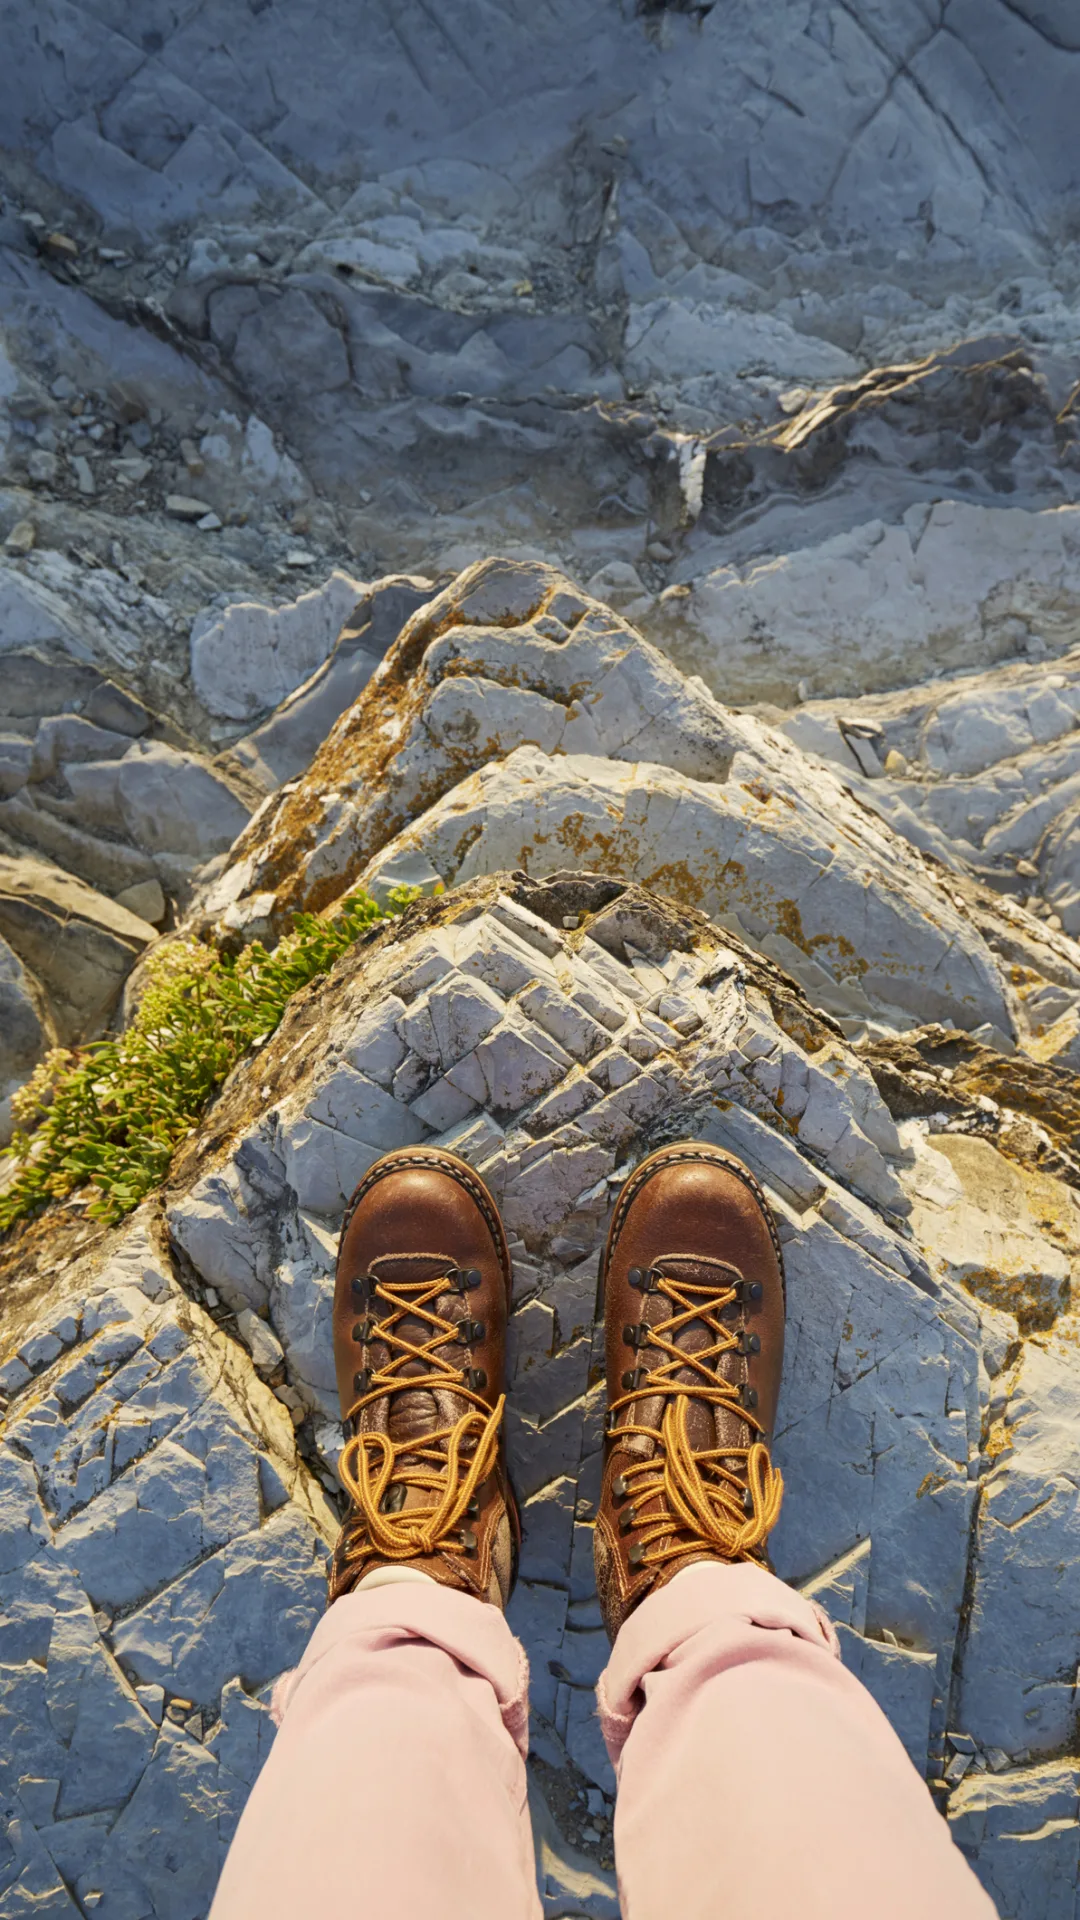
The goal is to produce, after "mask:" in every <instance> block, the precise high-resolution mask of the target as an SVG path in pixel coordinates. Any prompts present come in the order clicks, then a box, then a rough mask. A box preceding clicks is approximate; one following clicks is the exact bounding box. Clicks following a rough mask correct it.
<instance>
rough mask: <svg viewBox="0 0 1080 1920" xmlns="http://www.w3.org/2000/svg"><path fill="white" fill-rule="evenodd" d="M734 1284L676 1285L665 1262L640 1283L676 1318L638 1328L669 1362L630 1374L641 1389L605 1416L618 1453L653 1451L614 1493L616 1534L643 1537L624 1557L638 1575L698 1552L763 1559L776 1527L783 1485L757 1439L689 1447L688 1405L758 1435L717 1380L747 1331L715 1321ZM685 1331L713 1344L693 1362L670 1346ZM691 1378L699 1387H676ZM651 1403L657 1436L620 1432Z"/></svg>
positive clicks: (734, 1391) (619, 1480) (706, 1262)
mask: <svg viewBox="0 0 1080 1920" xmlns="http://www.w3.org/2000/svg"><path fill="white" fill-rule="evenodd" d="M695 1264H696V1265H698V1266H710V1267H714V1268H715V1269H716V1270H717V1274H718V1278H719V1275H720V1274H721V1273H726V1274H729V1275H730V1274H731V1273H732V1269H731V1268H730V1267H728V1266H726V1265H725V1263H724V1262H722V1261H714V1260H711V1259H709V1258H708V1256H704V1255H698V1256H695ZM740 1283H741V1282H740V1278H739V1277H735V1278H733V1279H732V1280H731V1283H730V1284H729V1285H728V1286H727V1287H723V1286H717V1285H716V1284H715V1283H707V1284H705V1285H698V1284H694V1283H692V1282H690V1281H687V1280H680V1279H678V1278H676V1277H674V1276H673V1275H671V1274H670V1273H667V1272H666V1271H665V1270H664V1262H663V1261H662V1260H661V1261H657V1262H654V1264H653V1266H651V1267H650V1268H649V1269H648V1272H647V1274H646V1276H645V1287H646V1297H649V1296H650V1295H651V1294H654V1293H659V1294H661V1295H663V1296H664V1297H665V1298H666V1299H667V1300H668V1301H670V1303H671V1306H672V1308H673V1311H672V1312H671V1314H669V1316H668V1317H667V1319H665V1320H661V1321H658V1322H657V1324H656V1325H655V1326H648V1327H645V1326H644V1325H643V1327H642V1328H641V1329H640V1330H639V1331H640V1334H641V1344H642V1345H643V1346H649V1347H651V1348H658V1349H659V1350H660V1352H661V1353H663V1354H664V1355H665V1356H666V1358H665V1359H664V1360H663V1361H662V1362H661V1363H660V1364H659V1365H657V1366H653V1367H650V1368H649V1369H648V1370H646V1369H645V1368H644V1367H638V1368H636V1369H635V1371H634V1375H633V1378H634V1380H635V1382H636V1383H639V1384H635V1385H634V1386H633V1387H632V1388H631V1389H630V1390H629V1391H628V1392H626V1393H624V1394H622V1395H621V1396H619V1397H618V1398H617V1399H614V1400H613V1401H612V1402H611V1406H610V1410H609V1414H608V1422H609V1434H610V1437H611V1439H612V1440H613V1441H614V1442H615V1443H616V1444H619V1443H621V1442H622V1441H624V1440H626V1439H630V1438H631V1437H640V1438H642V1439H645V1440H649V1441H651V1442H652V1443H653V1446H654V1448H655V1451H654V1453H653V1455H652V1457H651V1458H650V1459H646V1460H637V1461H630V1462H629V1463H628V1464H627V1465H626V1466H624V1467H623V1469H622V1472H621V1474H618V1475H616V1477H615V1481H614V1483H613V1490H614V1491H615V1494H616V1498H617V1499H622V1498H625V1499H627V1500H628V1502H629V1505H628V1506H627V1507H625V1508H623V1510H622V1513H621V1515H620V1525H621V1526H622V1527H623V1528H624V1529H628V1528H629V1527H630V1526H634V1527H639V1528H642V1531H641V1532H640V1533H639V1536H638V1539H637V1541H636V1542H635V1545H634V1546H633V1548H632V1549H631V1553H630V1562H631V1565H632V1566H633V1567H634V1568H635V1569H638V1568H641V1567H652V1568H655V1567H659V1566H662V1565H663V1564H664V1563H665V1561H669V1560H675V1559H680V1558H682V1557H683V1556H684V1555H685V1554H687V1553H692V1552H694V1551H695V1550H696V1548H697V1546H698V1545H700V1546H702V1547H707V1548H710V1549H711V1550H712V1551H713V1552H714V1553H718V1554H720V1555H722V1556H723V1558H724V1559H726V1560H743V1559H748V1558H755V1557H756V1558H760V1557H761V1555H760V1552H759V1549H760V1548H761V1546H762V1544H763V1542H764V1541H765V1539H766V1537H767V1535H768V1534H769V1533H770V1532H771V1531H772V1528H773V1527H774V1526H775V1525H776V1521H777V1519H778V1517H779V1513H780V1503H781V1501H782V1499H783V1494H784V1482H783V1479H782V1477H781V1475H780V1474H779V1472H778V1471H777V1469H776V1468H775V1467H774V1466H773V1465H772V1462H771V1460H770V1458H769V1450H768V1447H767V1446H765V1445H764V1443H763V1442H762V1441H761V1440H760V1439H758V1440H753V1441H751V1443H750V1444H749V1446H745V1447H733V1446H728V1445H724V1446H720V1447H711V1448H701V1447H695V1446H693V1445H692V1443H691V1441H690V1438H689V1431H688V1427H689V1409H690V1402H691V1401H699V1402H700V1401H705V1402H706V1403H707V1404H708V1405H710V1406H712V1407H715V1408H722V1409H723V1410H724V1411H725V1412H729V1413H731V1414H733V1415H734V1416H735V1417H736V1418H737V1419H739V1420H741V1421H744V1422H745V1424H746V1425H747V1426H748V1427H749V1428H750V1429H751V1431H752V1432H756V1433H758V1434H760V1433H762V1432H763V1431H764V1429H763V1426H762V1423H761V1421H760V1420H759V1419H758V1417H757V1415H756V1413H755V1412H754V1410H753V1406H752V1405H750V1404H748V1401H747V1397H745V1396H744V1395H743V1392H742V1389H741V1388H740V1387H739V1386H738V1385H737V1384H735V1383H734V1382H732V1381H729V1380H725V1379H723V1378H721V1377H720V1376H719V1373H718V1371H717V1369H718V1365H719V1362H720V1360H721V1359H722V1357H723V1356H724V1355H725V1354H728V1353H739V1352H742V1351H745V1348H744V1346H743V1341H744V1330H743V1329H741V1328H739V1327H733V1326H732V1325H731V1324H730V1323H725V1322H724V1321H723V1320H722V1318H721V1316H722V1314H723V1313H724V1312H725V1310H726V1309H727V1308H728V1307H731V1306H733V1305H735V1304H736V1302H737V1301H738V1300H739V1291H738V1289H739V1286H740ZM691 1322H695V1323H697V1324H699V1325H702V1326H704V1327H705V1328H706V1330H707V1332H708V1333H709V1334H710V1335H711V1336H712V1338H711V1344H709V1345H707V1346H704V1347H700V1348H699V1349H698V1350H697V1352H695V1353H688V1352H687V1351H686V1350H685V1349H684V1348H682V1347H679V1346H677V1345H676V1344H675V1342H676V1338H677V1336H678V1334H679V1333H681V1332H682V1331H683V1330H684V1328H686V1327H688V1326H689V1325H690V1323H691ZM688 1370H689V1371H690V1372H691V1373H693V1374H694V1375H695V1376H696V1378H694V1379H693V1380H685V1379H683V1380H679V1379H676V1378H675V1375H676V1374H679V1373H685V1372H686V1371H688ZM657 1395H663V1396H664V1399H665V1405H664V1409H663V1413H662V1415H661V1419H660V1425H659V1428H657V1427H655V1426H644V1425H641V1424H640V1423H638V1422H635V1421H634V1419H633V1417H632V1415H631V1418H630V1419H628V1420H626V1421H625V1422H623V1423H622V1424H620V1425H616V1421H617V1417H618V1415H619V1414H620V1413H621V1412H622V1411H623V1410H624V1409H626V1408H632V1407H634V1406H635V1405H636V1404H637V1403H638V1402H639V1401H642V1400H654V1399H655V1398H656V1397H657ZM651 1502H655V1509H654V1511H652V1512H649V1513H643V1509H644V1508H647V1507H648V1506H649V1505H650V1503H651ZM680 1533H681V1534H683V1535H686V1534H690V1535H691V1536H693V1538H692V1540H691V1541H690V1542H689V1543H688V1542H687V1541H686V1539H685V1538H683V1539H681V1540H680V1539H677V1538H673V1537H672V1536H674V1535H676V1534H680Z"/></svg>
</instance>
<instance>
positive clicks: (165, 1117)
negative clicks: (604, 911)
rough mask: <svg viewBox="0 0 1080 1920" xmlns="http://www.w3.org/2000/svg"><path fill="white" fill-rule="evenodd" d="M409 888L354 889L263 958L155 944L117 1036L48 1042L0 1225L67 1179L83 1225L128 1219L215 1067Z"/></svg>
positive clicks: (193, 944)
mask: <svg viewBox="0 0 1080 1920" xmlns="http://www.w3.org/2000/svg"><path fill="white" fill-rule="evenodd" d="M417 892H418V889H416V888H408V887H398V888H396V889H395V891H394V892H393V893H392V894H391V895H390V898H389V900H388V902H387V905H386V907H385V908H384V907H379V906H377V905H376V903H375V901H374V900H372V898H371V897H370V895H369V894H366V893H353V894H349V895H348V896H347V897H346V899H345V900H343V901H342V903H341V905H340V906H339V907H338V908H337V910H336V912H335V913H334V914H333V915H331V916H329V917H327V918H325V919H323V918H321V917H319V916H317V915H315V914H310V913H305V914H299V915H298V916H297V918H296V921H295V923H294V927H293V931H292V932H291V933H290V934H288V935H286V937H285V938H284V939H283V940H282V941H280V942H279V944H278V946H277V947H275V949H274V951H273V953H268V952H267V950H266V948H265V947H263V946H261V945H260V944H259V943H258V942H254V943H253V944H252V945H251V946H248V947H244V948H243V949H242V950H241V952H240V953H239V954H236V955H232V954H227V953H222V952H219V951H218V949H217V948H215V947H212V946H205V945H202V944H201V943H200V942H198V941H174V942H172V943H170V944H169V945H167V946H163V947H161V948H160V949H159V950H158V951H157V953H156V954H154V955H153V956H152V957H151V959H150V960H149V961H148V962H147V970H148V976H149V980H148V985H147V988H146V991H145V993H144V994H143V997H142V999H141V1001H140V1003H139V1008H138V1011H137V1013H136V1014H135V1017H134V1019H133V1020H132V1022H131V1025H130V1026H129V1027H128V1028H127V1029H126V1030H125V1032H123V1033H122V1034H121V1035H120V1036H119V1037H118V1038H117V1039H110V1040H98V1041H93V1042H91V1043H90V1044H89V1045H88V1046H85V1047H81V1048H79V1049H78V1051H77V1052H75V1053H70V1052H66V1051H64V1050H62V1049H57V1050H56V1051H55V1052H53V1053H51V1054H50V1055H49V1056H48V1058H47V1059H46V1060H44V1061H43V1062H42V1063H41V1065H40V1066H39V1067H38V1068H37V1069H36V1071H35V1073H34V1075H33V1077H32V1078H31V1079H30V1081H28V1083H27V1085H26V1086H25V1087H23V1088H22V1089H21V1090H20V1092H19V1094H18V1095H17V1096H16V1119H17V1120H18V1122H19V1123H20V1128H21V1130H20V1131H19V1132H17V1133H16V1134H15V1137H14V1139H13V1142H12V1151H13V1153H14V1156H15V1163H16V1172H15V1175H14V1178H13V1179H12V1180H11V1181H10V1182H9V1184H8V1185H7V1187H6V1188H5V1189H4V1191H3V1192H2V1193H0V1233H6V1232H7V1231H8V1230H9V1228H11V1227H12V1226H14V1224H15V1222H16V1221H17V1220H21V1219H24V1218H26V1217H27V1216H28V1215H29V1214H33V1213H36V1212H37V1211H38V1210H39V1208H41V1207H42V1206H44V1205H46V1204H47V1203H48V1202H49V1201H50V1200H63V1199H65V1198H66V1197H67V1196H68V1195H69V1194H71V1193H73V1192H74V1191H75V1189H76V1188H77V1187H89V1188H90V1189H91V1190H92V1197H91V1199H90V1204H89V1206H88V1207H87V1209H86V1211H87V1213H88V1215H89V1216H90V1218H92V1219H96V1220H104V1221H107V1222H113V1221H116V1220H120V1219H122V1217H123V1216H124V1214H126V1213H130V1211H131V1209H132V1208H133V1207H137V1206H138V1204H139V1202H140V1200H142V1199H144V1198H145V1196H146V1195H147V1194H148V1193H150V1192H152V1190H153V1189H154V1188H155V1187H158V1186H160V1185H161V1183H162V1181H163V1180H164V1179H165V1176H166V1174H167V1172H168V1170H169V1162H170V1160H171V1159H172V1156H173V1153H174V1152H175V1150H176V1148H177V1147H178V1146H179V1144H180V1142H181V1141H182V1140H184V1139H186V1138H187V1136H188V1135H189V1134H190V1133H193V1132H194V1130H195V1126H196V1124H197V1122H198V1120H199V1117H200V1115H201V1114H202V1113H203V1112H204V1110H205V1108H206V1106H207V1104H208V1103H209V1101H210V1100H212V1099H213V1097H214V1095H215V1094H216V1093H217V1091H218V1089H219V1088H220V1086H221V1084H222V1081H223V1080H224V1079H225V1076H226V1074H227V1073H228V1072H229V1071H230V1069H231V1068H232V1067H233V1066H235V1064H236V1062H237V1060H239V1059H240V1057H241V1055H242V1054H244V1053H246V1052H247V1050H248V1048H249V1047H251V1046H254V1045H256V1044H257V1043H261V1042H262V1041H264V1040H265V1039H267V1038H268V1037H269V1035H270V1034H271V1033H273V1031H274V1028H275V1027H276V1026H277V1024H278V1022H279V1020H280V1019H281V1016H282V1014H283V1013H284V1012H285V1009H286V1007H287V1006H288V1004H289V1001H290V1000H291V998H292V996H293V994H294V993H296V992H297V991H298V990H299V988H301V987H305V986H307V985H308V983H309V982H310V981H312V980H316V979H318V978H319V976H320V975H321V974H324V973H327V972H328V971H329V969H330V968H331V967H332V966H333V964H334V962H335V960H337V959H338V957H339V956H340V955H341V954H343V953H345V952H346V951H347V950H348V948H349V947H350V946H351V945H352V944H353V942H354V940H356V938H357V937H358V935H359V934H361V933H364V932H366V931H367V930H368V929H369V928H371V927H373V926H375V925H376V924H377V923H378V922H379V921H381V920H383V919H385V918H386V916H387V915H388V914H390V915H394V914H400V913H403V912H404V910H405V908H406V907H407V906H409V905H410V904H411V902H412V901H413V900H414V899H415V898H416V897H417Z"/></svg>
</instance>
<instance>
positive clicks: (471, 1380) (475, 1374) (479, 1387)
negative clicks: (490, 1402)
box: [461, 1367, 487, 1393]
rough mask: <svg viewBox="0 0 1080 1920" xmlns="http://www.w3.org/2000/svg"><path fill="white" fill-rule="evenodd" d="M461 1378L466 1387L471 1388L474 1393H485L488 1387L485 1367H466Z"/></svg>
mask: <svg viewBox="0 0 1080 1920" xmlns="http://www.w3.org/2000/svg"><path fill="white" fill-rule="evenodd" d="M461 1377H462V1379H463V1380H464V1382H465V1385H466V1386H467V1387H471V1388H472V1391H473V1392H474V1393H483V1391H484V1388H485V1387H486V1386H487V1374H486V1373H485V1372H484V1369H483V1367H466V1368H465V1371H464V1373H463V1374H462V1376H461Z"/></svg>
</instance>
